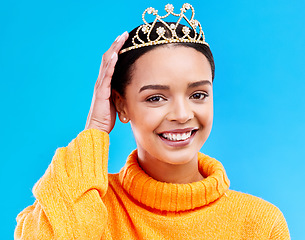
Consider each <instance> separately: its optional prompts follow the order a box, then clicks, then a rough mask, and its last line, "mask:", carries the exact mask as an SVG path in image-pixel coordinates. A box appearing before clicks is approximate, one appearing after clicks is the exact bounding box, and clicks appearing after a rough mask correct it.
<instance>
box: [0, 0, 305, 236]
mask: <svg viewBox="0 0 305 240" xmlns="http://www.w3.org/2000/svg"><path fill="white" fill-rule="evenodd" d="M166 3H168V2H167V1H94V0H88V1H76V0H74V1H59V0H52V1H34V0H27V1H21V0H15V1H6V2H4V1H2V2H1V3H0V89H1V95H0V98H1V99H0V102H1V120H0V121H1V127H2V130H1V138H0V141H1V142H0V146H1V166H0V182H1V188H2V189H1V190H2V191H1V207H2V209H1V216H2V217H1V220H0V221H1V224H0V227H1V231H0V232H1V239H12V238H13V231H14V228H15V225H16V222H15V217H16V216H17V214H18V213H19V212H20V211H21V210H22V209H23V208H25V207H26V206H28V205H31V204H32V203H33V202H34V197H33V195H32V193H31V189H32V187H33V185H34V184H35V182H36V181H37V180H38V179H39V178H40V177H41V176H42V175H43V173H44V171H45V170H46V168H47V167H48V165H49V164H50V161H51V159H52V156H53V154H54V153H55V150H56V148H58V147H62V146H66V145H67V144H68V143H69V142H70V141H71V140H72V139H73V138H75V137H76V136H77V134H78V133H79V132H81V131H82V130H83V129H84V126H85V122H86V118H87V114H88V110H89V107H90V103H91V98H92V93H93V87H94V83H95V80H96V78H97V75H98V70H99V65H100V61H101V58H102V54H103V53H104V52H105V51H106V50H107V49H108V47H109V46H110V45H111V43H112V41H113V40H114V39H115V38H116V37H117V35H119V34H121V33H123V32H124V31H125V30H129V31H130V30H131V29H132V28H134V27H135V26H137V25H139V24H141V14H142V12H143V10H144V9H145V8H147V7H149V6H153V7H156V8H157V9H160V11H162V9H163V7H164V5H165V4H166ZM172 3H173V1H172ZM174 3H175V7H176V9H179V8H180V7H181V5H182V3H183V2H182V1H180V0H175V1H174ZM190 3H191V4H193V6H194V7H195V9H196V16H195V18H196V19H198V20H200V22H201V23H202V25H203V28H204V31H205V34H206V40H207V42H208V43H209V44H210V46H211V49H212V51H213V54H214V57H215V62H216V78H215V81H214V101H215V120H214V126H213V130H212V133H211V136H210V138H209V139H208V141H207V142H206V144H205V145H204V147H203V149H202V151H203V152H204V153H206V154H208V155H210V156H213V157H215V158H217V159H218V160H220V161H221V162H222V163H223V165H224V166H225V168H226V170H227V173H228V176H229V178H230V180H231V189H234V190H238V191H242V192H247V193H250V194H253V195H256V196H259V197H261V198H263V199H265V200H267V201H270V202H272V203H273V204H275V205H276V206H278V207H279V208H280V209H281V210H282V212H283V213H284V215H285V217H286V220H287V222H288V225H289V229H290V232H291V236H292V239H302V238H304V227H305V217H304V216H305V204H304V199H305V187H304V183H305V181H304V172H305V161H304V160H305V146H304V143H305V142H304V135H305V111H304V106H305V98H304V92H305V84H304V79H305V67H304V63H305V30H304V23H305V14H304V12H305V1H304V0H277V1H273V0H255V1H254V0H250V1H244V0H232V1H208V0H206V1H194V0H193V1H191V2H190ZM130 139H133V137H132V132H131V130H130V126H128V125H123V124H121V123H118V124H117V125H116V126H115V129H114V131H113V132H112V133H111V146H110V159H109V171H110V172H112V173H113V172H118V171H119V170H120V168H121V167H122V166H123V165H124V162H125V159H126V157H127V155H128V154H129V153H130V151H131V150H132V149H134V148H135V143H134V141H130ZM118 149H119V150H118Z"/></svg>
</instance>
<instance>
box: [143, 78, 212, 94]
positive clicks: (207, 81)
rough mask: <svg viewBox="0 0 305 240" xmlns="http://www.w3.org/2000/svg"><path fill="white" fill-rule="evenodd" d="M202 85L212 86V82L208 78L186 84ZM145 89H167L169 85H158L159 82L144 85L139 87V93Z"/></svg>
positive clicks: (189, 85) (192, 85)
mask: <svg viewBox="0 0 305 240" xmlns="http://www.w3.org/2000/svg"><path fill="white" fill-rule="evenodd" d="M202 85H210V86H212V83H211V82H210V81H209V80H202V81H198V82H193V83H189V84H188V85H187V88H194V87H198V86H202ZM147 89H152V90H169V86H167V85H159V84H150V85H145V86H143V87H141V88H140V90H139V93H140V92H142V91H144V90H147Z"/></svg>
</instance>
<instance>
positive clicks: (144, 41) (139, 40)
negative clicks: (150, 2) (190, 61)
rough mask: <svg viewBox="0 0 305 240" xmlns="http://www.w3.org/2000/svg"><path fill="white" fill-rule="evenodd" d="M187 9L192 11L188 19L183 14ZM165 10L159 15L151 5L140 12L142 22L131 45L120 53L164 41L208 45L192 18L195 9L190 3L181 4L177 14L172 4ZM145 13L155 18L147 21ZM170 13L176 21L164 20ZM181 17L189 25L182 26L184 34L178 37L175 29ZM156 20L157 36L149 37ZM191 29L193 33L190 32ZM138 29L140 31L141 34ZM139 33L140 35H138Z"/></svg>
mask: <svg viewBox="0 0 305 240" xmlns="http://www.w3.org/2000/svg"><path fill="white" fill-rule="evenodd" d="M189 10H190V11H191V13H192V14H191V18H190V19H188V17H187V16H186V15H185V13H186V12H187V11H189ZM165 11H166V12H167V13H166V14H165V15H164V16H160V15H159V14H158V10H156V9H154V8H152V7H149V8H147V9H145V11H144V12H143V14H142V20H143V22H144V24H143V25H141V26H139V27H138V28H137V30H136V34H135V36H134V37H133V38H132V44H133V46H131V47H128V48H124V49H122V50H121V51H120V54H121V53H124V52H127V51H130V50H132V49H136V48H141V47H145V46H151V45H158V44H166V43H178V42H190V43H199V44H205V45H207V46H208V44H207V43H206V42H205V37H204V33H203V31H202V27H201V24H200V22H199V21H197V20H195V19H194V16H195V10H194V8H193V6H192V5H191V4H189V3H184V4H183V5H182V8H180V13H179V14H177V13H174V6H173V5H172V4H167V5H165ZM146 14H149V15H154V16H155V20H154V21H153V22H152V23H148V22H147V21H146V19H145V16H146ZM170 15H173V16H175V17H178V20H177V21H176V23H168V22H166V21H164V19H165V18H167V17H168V16H170ZM183 19H184V20H185V21H186V22H187V23H188V24H189V27H188V26H183V27H182V33H183V34H184V35H183V36H182V37H179V36H178V34H177V29H178V26H179V24H180V22H181V20H183ZM157 22H160V23H161V26H160V27H158V28H157V29H156V30H155V31H156V33H157V35H158V37H157V38H156V39H151V32H152V31H153V30H154V28H155V25H156V23H157ZM166 29H167V30H168V31H169V32H170V36H165V35H166V34H165V33H166ZM192 30H193V33H194V34H191V32H192ZM140 31H141V32H142V33H141V34H140ZM143 34H144V37H143ZM140 35H141V36H142V37H140ZM180 35H181V34H180Z"/></svg>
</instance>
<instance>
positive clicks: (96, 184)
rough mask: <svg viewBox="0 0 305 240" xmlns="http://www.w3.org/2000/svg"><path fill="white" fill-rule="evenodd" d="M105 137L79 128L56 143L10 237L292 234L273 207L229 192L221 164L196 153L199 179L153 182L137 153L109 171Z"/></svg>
mask: <svg viewBox="0 0 305 240" xmlns="http://www.w3.org/2000/svg"><path fill="white" fill-rule="evenodd" d="M108 147H109V136H108V134H106V133H104V132H101V131H99V130H96V129H89V130H85V131H83V132H81V133H80V134H79V135H78V136H77V138H76V139H74V140H73V141H72V142H71V143H70V144H69V145H68V147H65V148H59V149H58V150H57V151H56V153H55V156H54V158H53V160H52V163H51V164H50V166H49V167H48V169H47V171H46V173H45V174H44V176H43V177H42V178H41V179H40V180H39V181H38V182H37V183H36V185H35V186H34V189H33V193H34V195H35V197H36V201H35V203H34V204H33V205H32V206H29V207H27V208H25V209H24V210H23V211H22V212H21V213H20V214H19V215H18V217H17V227H16V229H15V239H31V240H34V239H44V240H47V239H64V240H67V239H69V240H70V239H96V240H100V239H213V240H215V239H290V237H289V232H288V228H287V224H286V222H285V219H284V217H283V215H282V213H281V212H280V211H279V210H278V208H276V207H275V206H273V205H272V204H270V203H268V202H266V201H264V200H262V199H260V198H257V197H253V196H251V195H248V194H244V193H239V192H236V191H232V190H229V189H228V188H229V180H228V178H227V176H226V173H225V170H224V168H223V166H222V165H221V163H219V162H218V161H216V160H215V159H213V158H210V157H208V156H206V155H203V154H201V153H199V154H198V164H199V170H200V172H201V174H202V175H203V176H204V177H205V178H204V179H203V180H202V181H199V182H194V183H189V184H172V183H164V182H159V181H156V180H154V179H153V178H151V177H149V176H148V175H147V174H146V173H145V172H144V171H143V170H142V169H141V168H140V166H139V165H138V162H137V152H136V151H134V152H132V153H131V155H130V156H129V157H128V159H127V162H126V165H125V167H124V168H123V169H122V170H121V171H120V173H118V174H108V173H107V162H108Z"/></svg>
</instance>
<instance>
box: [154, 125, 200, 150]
mask: <svg viewBox="0 0 305 240" xmlns="http://www.w3.org/2000/svg"><path fill="white" fill-rule="evenodd" d="M189 131H193V132H192V135H191V136H190V137H189V138H188V139H185V140H178V141H171V140H168V139H166V138H163V137H162V134H163V133H185V132H189ZM197 131H198V128H184V129H174V130H170V131H164V132H162V133H160V134H158V136H159V138H160V139H161V140H162V142H163V143H165V144H166V145H168V146H170V147H185V146H187V145H189V144H191V143H192V142H193V140H194V137H195V135H196V133H197Z"/></svg>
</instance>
